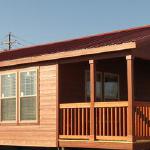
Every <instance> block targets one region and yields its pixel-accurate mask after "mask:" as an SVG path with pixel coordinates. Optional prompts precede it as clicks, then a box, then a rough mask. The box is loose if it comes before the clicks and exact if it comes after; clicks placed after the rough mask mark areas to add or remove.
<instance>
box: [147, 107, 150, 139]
mask: <svg viewBox="0 0 150 150" xmlns="http://www.w3.org/2000/svg"><path fill="white" fill-rule="evenodd" d="M149 120H150V112H149V106H147V134H148V135H147V136H150V130H149V129H150V127H149V125H150V124H149V123H150V121H149Z"/></svg>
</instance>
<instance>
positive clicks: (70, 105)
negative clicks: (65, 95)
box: [59, 103, 90, 108]
mask: <svg viewBox="0 0 150 150" xmlns="http://www.w3.org/2000/svg"><path fill="white" fill-rule="evenodd" d="M89 107H90V103H65V104H60V106H59V108H89Z"/></svg>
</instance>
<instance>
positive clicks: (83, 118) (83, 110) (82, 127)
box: [82, 108, 85, 135]
mask: <svg viewBox="0 0 150 150" xmlns="http://www.w3.org/2000/svg"><path fill="white" fill-rule="evenodd" d="M84 121H85V120H84V108H82V135H84Z"/></svg>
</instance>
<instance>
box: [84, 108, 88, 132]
mask: <svg viewBox="0 0 150 150" xmlns="http://www.w3.org/2000/svg"><path fill="white" fill-rule="evenodd" d="M85 110H86V135H88V108H86V109H85Z"/></svg>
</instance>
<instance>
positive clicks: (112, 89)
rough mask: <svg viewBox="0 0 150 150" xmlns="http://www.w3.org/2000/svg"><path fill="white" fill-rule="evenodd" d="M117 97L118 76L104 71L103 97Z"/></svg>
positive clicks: (110, 98) (111, 98) (108, 98)
mask: <svg viewBox="0 0 150 150" xmlns="http://www.w3.org/2000/svg"><path fill="white" fill-rule="evenodd" d="M118 98H119V76H118V75H117V74H113V73H104V99H105V100H113V99H114V100H115V99H118Z"/></svg>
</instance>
